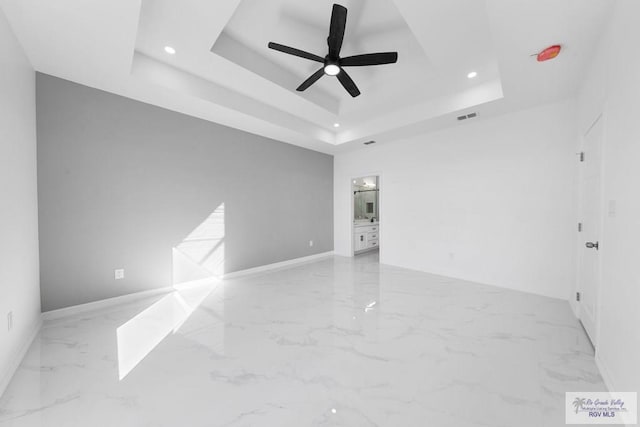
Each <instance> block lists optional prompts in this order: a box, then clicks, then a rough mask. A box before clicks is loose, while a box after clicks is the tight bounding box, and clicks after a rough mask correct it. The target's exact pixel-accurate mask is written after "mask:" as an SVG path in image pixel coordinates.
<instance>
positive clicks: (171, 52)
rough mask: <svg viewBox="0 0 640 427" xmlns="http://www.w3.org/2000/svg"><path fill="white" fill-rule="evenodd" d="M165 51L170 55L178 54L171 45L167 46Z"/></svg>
mask: <svg viewBox="0 0 640 427" xmlns="http://www.w3.org/2000/svg"><path fill="white" fill-rule="evenodd" d="M164 51H165V52H167V53H168V54H169V55H175V54H176V50H175V49H174V48H172V47H171V46H165V47H164Z"/></svg>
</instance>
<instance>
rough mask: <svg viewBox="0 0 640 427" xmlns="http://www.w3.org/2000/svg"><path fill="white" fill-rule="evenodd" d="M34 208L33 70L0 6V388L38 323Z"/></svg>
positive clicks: (38, 293)
mask: <svg viewBox="0 0 640 427" xmlns="http://www.w3.org/2000/svg"><path fill="white" fill-rule="evenodd" d="M37 214H38V212H37V190H36V97H35V73H34V71H33V69H32V68H31V65H30V64H29V62H28V60H27V58H26V57H25V55H24V54H23V52H22V49H21V48H20V46H19V44H18V42H17V40H16V39H15V37H14V36H13V34H12V32H11V30H10V28H9V25H8V23H7V21H6V19H5V17H4V15H3V14H2V12H1V11H0V238H1V242H0V394H2V392H3V391H4V389H5V387H6V385H7V382H8V381H9V380H10V378H11V375H12V374H13V371H14V369H15V368H16V366H17V364H18V363H19V362H20V359H21V358H22V353H23V352H24V350H26V348H27V346H28V345H29V343H30V342H31V339H32V337H33V335H34V333H35V331H36V330H37V328H38V326H39V321H40V287H39V278H38V276H39V271H38V218H37ZM9 311H13V317H14V321H13V322H14V326H13V330H12V331H11V332H8V331H7V313H8V312H9Z"/></svg>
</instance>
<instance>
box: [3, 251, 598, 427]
mask: <svg viewBox="0 0 640 427" xmlns="http://www.w3.org/2000/svg"><path fill="white" fill-rule="evenodd" d="M591 390H594V391H595V390H598V391H604V390H606V388H605V385H604V384H603V381H602V378H601V377H600V374H599V373H598V370H597V368H596V365H595V363H594V359H593V352H592V349H591V347H590V344H589V342H588V340H587V337H586V336H585V334H584V332H583V330H582V329H581V327H580V325H579V323H578V321H577V320H576V319H575V318H574V317H573V315H572V314H571V312H570V309H569V306H568V303H567V302H566V301H560V300H555V299H551V298H546V297H541V296H535V295H531V294H525V293H520V292H515V291H509V290H505V289H501V288H496V287H491V286H485V285H479V284H474V283H469V282H464V281H461V280H454V279H450V278H445V277H440V276H435V275H431V274H425V273H420V272H416V271H411V270H405V269H401V268H396V267H390V266H385V265H379V264H378V263H377V254H375V253H374V254H367V255H364V256H359V257H356V258H354V259H349V258H343V257H332V258H327V259H324V260H321V261H317V262H314V263H309V264H304V265H298V266H295V267H292V268H287V269H281V270H277V271H272V272H267V273H262V274H256V275H253V276H245V277H242V278H237V279H235V280H226V281H224V282H221V283H204V284H200V285H197V286H190V287H184V288H182V289H180V290H177V291H176V292H174V293H172V294H168V295H166V296H161V297H154V298H151V299H146V300H141V301H138V302H136V303H132V304H128V305H126V306H121V307H117V308H113V309H109V310H106V309H105V310H102V311H96V312H93V313H91V314H83V315H75V316H73V317H69V318H66V319H63V320H57V321H48V322H45V324H44V326H43V328H42V330H41V332H40V334H39V335H38V337H37V338H36V340H35V342H34V343H33V345H32V346H31V348H30V349H29V352H28V354H27V356H26V358H25V360H24V361H23V363H22V364H21V366H20V368H19V370H18V372H17V373H16V375H15V376H14V378H13V380H12V382H11V384H10V385H9V388H8V389H7V391H6V393H5V394H4V395H3V396H2V398H1V399H0V426H2V427H40V426H52V427H53V426H55V427H66V426H70V427H71V426H83V427H84V426H92V427H102V426H109V427H110V426H119V427H133V426H136V427H140V426H145V427H146V426H148V427H152V426H153V427H156V426H187V427H199V426H202V427H205V426H207V427H222V426H233V427H249V426H251V427H253V426H274V427H287V426H295V427H304V426H349V427H360V426H362V427H365V426H366V427H369V426H385V427H412V426H443V427H444V426H455V427H467V426H509V427H514V426H518V427H528V426H531V427H534V426H535V427H547V426H548V427H554V426H564V425H565V424H564V411H565V396H564V393H565V391H591Z"/></svg>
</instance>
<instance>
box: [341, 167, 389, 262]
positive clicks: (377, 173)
mask: <svg viewBox="0 0 640 427" xmlns="http://www.w3.org/2000/svg"><path fill="white" fill-rule="evenodd" d="M366 176H377V177H378V217H379V218H378V221H380V218H382V206H384V205H383V203H382V172H371V173H365V174H359V175H356V176H352V177H351V178H349V223H350V224H351V225H350V227H349V231H350V232H351V234H350V235H349V247H350V248H351V249H350V250H349V253H350V254H351V257H352V258H353V257H354V256H356V253H355V252H356V248H355V245H354V243H353V235H354V233H355V231H356V230H355V225H354V223H353V213H354V212H353V211H354V208H353V180H354V179H358V178H364V177H366ZM378 235H379V236H378V242H379V244H378V250H379V251H380V254H382V249H381V248H382V231H381V229H378Z"/></svg>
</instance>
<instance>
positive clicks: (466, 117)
mask: <svg viewBox="0 0 640 427" xmlns="http://www.w3.org/2000/svg"><path fill="white" fill-rule="evenodd" d="M474 117H478V113H469V114H465V115H463V116H458V120H459V121H462V120H467V119H473V118H474Z"/></svg>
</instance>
